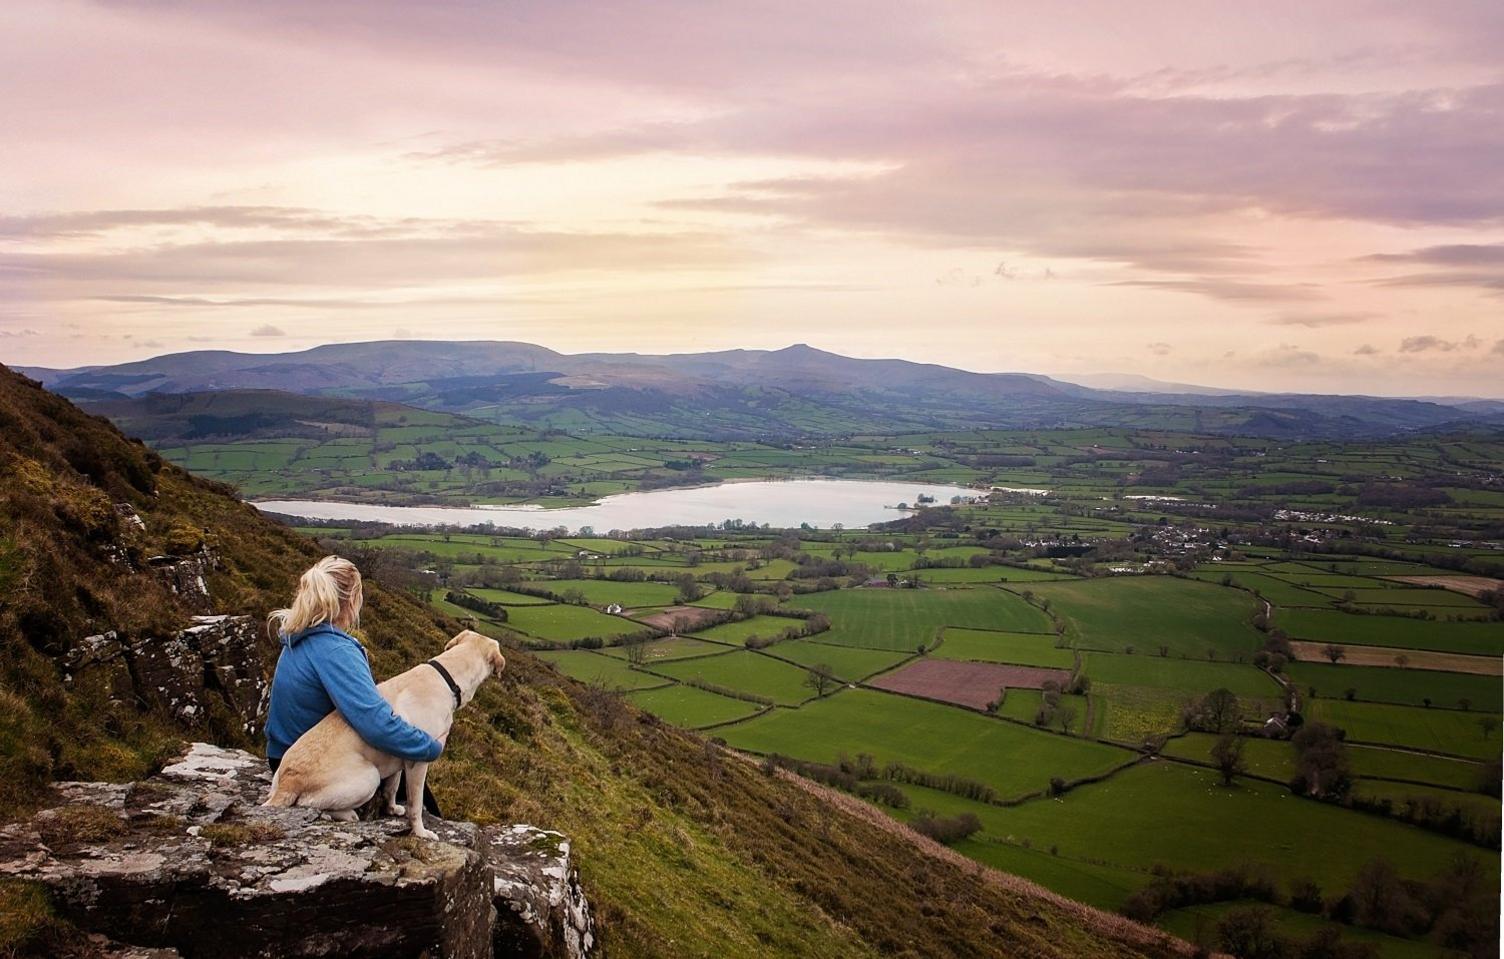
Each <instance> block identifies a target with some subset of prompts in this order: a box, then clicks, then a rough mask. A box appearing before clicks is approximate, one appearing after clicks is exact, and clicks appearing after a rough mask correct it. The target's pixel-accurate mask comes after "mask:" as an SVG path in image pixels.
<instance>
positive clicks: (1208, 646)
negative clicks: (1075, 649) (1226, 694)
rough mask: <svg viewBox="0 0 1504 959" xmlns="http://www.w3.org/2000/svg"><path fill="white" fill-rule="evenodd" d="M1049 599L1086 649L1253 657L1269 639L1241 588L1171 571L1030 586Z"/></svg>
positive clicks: (1253, 607) (1040, 596)
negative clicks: (1255, 623) (1257, 624)
mask: <svg viewBox="0 0 1504 959" xmlns="http://www.w3.org/2000/svg"><path fill="white" fill-rule="evenodd" d="M1027 588H1028V589H1030V590H1032V592H1033V593H1034V595H1035V596H1036V597H1038V598H1040V599H1049V600H1050V601H1051V602H1052V603H1053V604H1054V610H1055V612H1056V613H1057V614H1058V615H1060V616H1061V617H1063V618H1064V619H1065V621H1066V623H1067V624H1068V625H1069V627H1070V629H1071V631H1072V634H1073V635H1074V636H1076V637H1078V643H1077V644H1078V645H1079V646H1082V647H1083V648H1091V649H1102V650H1108V651H1112V652H1119V651H1121V650H1123V649H1124V648H1125V647H1128V646H1132V647H1134V649H1135V650H1136V651H1138V652H1150V651H1155V650H1158V648H1159V647H1160V646H1165V647H1167V648H1168V651H1169V652H1170V654H1171V655H1177V656H1178V655H1180V654H1182V653H1184V654H1185V655H1187V656H1191V657H1198V658H1203V659H1204V658H1205V657H1206V652H1207V650H1214V651H1216V653H1217V654H1218V656H1219V658H1222V659H1230V658H1232V657H1233V656H1236V655H1245V656H1251V655H1252V653H1253V652H1254V651H1255V650H1257V649H1258V648H1259V646H1260V645H1261V643H1262V636H1261V635H1260V633H1259V632H1258V631H1257V630H1255V629H1254V628H1253V626H1252V625H1250V621H1251V618H1252V616H1253V614H1254V611H1255V609H1256V606H1255V602H1256V601H1255V600H1254V599H1253V598H1252V597H1251V596H1249V595H1248V594H1247V593H1244V592H1241V591H1239V590H1234V589H1227V588H1225V587H1222V586H1213V585H1211V584H1209V583H1201V582H1197V581H1196V580H1188V579H1176V578H1173V577H1168V576H1114V577H1109V578H1103V579H1095V580H1083V581H1080V582H1074V583H1036V584H1033V585H1031V586H1029V587H1027Z"/></svg>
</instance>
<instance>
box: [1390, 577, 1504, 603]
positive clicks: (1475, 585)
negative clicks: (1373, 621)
mask: <svg viewBox="0 0 1504 959" xmlns="http://www.w3.org/2000/svg"><path fill="white" fill-rule="evenodd" d="M1382 578H1383V579H1389V580H1393V581H1395V582H1396V583H1410V584H1411V585H1414V586H1440V587H1441V588H1442V589H1450V590H1451V591H1452V592H1454V593H1463V594H1464V595H1467V596H1471V597H1473V598H1474V599H1476V598H1477V597H1478V596H1479V594H1481V593H1486V592H1488V591H1489V590H1495V589H1504V579H1493V578H1492V577H1489V576H1384V577H1382Z"/></svg>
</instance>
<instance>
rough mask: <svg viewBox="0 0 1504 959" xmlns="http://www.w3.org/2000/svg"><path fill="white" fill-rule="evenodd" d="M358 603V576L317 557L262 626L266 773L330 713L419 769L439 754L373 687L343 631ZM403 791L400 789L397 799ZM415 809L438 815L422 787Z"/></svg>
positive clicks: (360, 653)
mask: <svg viewBox="0 0 1504 959" xmlns="http://www.w3.org/2000/svg"><path fill="white" fill-rule="evenodd" d="M363 602H364V595H363V594H362V591H361V584H360V570H358V569H356V568H355V564H354V563H352V562H350V561H349V560H347V559H341V558H340V557H338V556H325V557H324V558H323V559H321V560H319V561H318V562H317V563H315V564H314V565H313V567H312V568H311V569H309V570H308V572H306V573H304V574H303V576H302V578H301V579H300V580H299V581H298V594H297V596H295V597H294V598H293V601H292V606H291V607H290V608H288V609H279V610H277V611H276V612H274V613H272V614H271V616H270V618H269V619H268V620H267V624H268V629H269V631H273V632H274V633H275V635H277V636H279V637H280V638H281V640H282V654H281V656H279V657H278V659H277V671H276V673H275V675H273V676H272V699H271V707H270V708H269V710H268V711H267V717H266V759H267V762H268V763H270V764H271V767H272V770H273V771H274V772H275V771H276V769H277V766H278V765H279V764H280V763H281V762H282V757H283V755H284V754H286V752H287V750H289V749H290V748H292V744H293V743H295V742H297V741H298V737H299V736H301V735H303V734H304V733H306V732H307V731H308V730H310V729H312V728H313V726H314V725H315V724H316V723H318V721H319V720H321V719H323V718H324V717H325V716H327V715H329V714H330V713H332V712H334V711H335V710H338V711H339V714H340V715H341V716H343V717H344V719H345V721H346V722H347V723H349V724H350V726H351V728H353V729H354V730H355V732H356V733H358V734H359V735H360V738H361V739H364V740H365V741H366V742H367V743H368V744H369V745H370V746H371V747H373V748H375V749H379V750H381V751H382V752H384V753H389V754H391V755H393V756H398V757H401V758H402V759H409V760H412V761H414V762H425V763H427V762H433V761H434V760H435V759H437V758H439V753H441V752H443V749H444V744H443V742H441V741H440V740H437V739H435V738H434V737H432V736H430V735H428V733H426V732H424V731H423V730H421V729H419V728H418V727H417V726H414V725H413V724H412V723H409V722H408V721H407V720H405V719H403V718H402V717H401V716H398V715H397V714H396V713H395V712H394V711H393V710H392V707H391V704H389V703H388V702H387V701H386V700H385V699H383V698H382V696H381V692H380V691H379V690H378V689H377V688H376V680H375V678H374V677H372V675H371V664H370V660H369V658H368V657H367V655H366V650H365V647H364V646H362V645H361V644H360V640H358V639H356V638H355V637H354V636H351V635H350V634H349V632H348V630H349V629H351V628H352V627H354V626H355V625H356V624H358V623H359V622H360V607H361V604H362V603H363ZM405 790H406V785H405V784H403V785H402V786H399V788H398V793H397V794H398V795H399V796H400V795H402V794H403V792H405ZM423 808H424V809H426V810H427V811H428V812H429V813H431V814H433V815H435V816H438V815H439V809H438V804H437V803H436V802H435V801H434V798H433V794H432V793H430V792H429V791H428V789H427V788H426V787H425V788H424V790H423Z"/></svg>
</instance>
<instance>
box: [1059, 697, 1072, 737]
mask: <svg viewBox="0 0 1504 959" xmlns="http://www.w3.org/2000/svg"><path fill="white" fill-rule="evenodd" d="M1075 721H1076V707H1074V706H1071V705H1069V704H1067V703H1062V704H1060V705H1059V706H1057V707H1056V708H1055V722H1057V723H1059V724H1060V731H1061V732H1063V733H1068V732H1070V731H1071V723H1073V722H1075Z"/></svg>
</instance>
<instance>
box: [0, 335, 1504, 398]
mask: <svg viewBox="0 0 1504 959" xmlns="http://www.w3.org/2000/svg"><path fill="white" fill-rule="evenodd" d="M380 343H390V344H451V343H453V344H461V343H519V344H522V345H525V346H535V347H539V348H542V349H546V350H550V351H551V352H554V353H558V354H560V355H562V356H579V355H588V354H602V355H613V354H614V355H631V356H646V357H652V356H663V357H672V356H692V355H705V354H709V353H721V352H762V353H780V352H784V351H786V350H793V349H798V348H799V347H804V348H806V349H812V350H816V351H818V352H824V353H830V354H832V355H836V356H840V357H843V358H846V359H855V360H873V361H884V360H889V361H892V360H896V361H900V362H907V363H927V361H921V360H914V359H911V358H909V357H904V356H894V355H881V356H854V355H851V354H847V353H837V352H835V351H833V350H822V349H821V348H820V347H817V346H813V345H811V344H809V343H803V342H800V343H787V344H785V345H783V346H776V347H766V348H763V347H758V348H752V347H730V348H727V349H724V350H666V351H663V352H653V353H648V352H644V351H634V350H610V351H602V350H580V351H571V350H562V349H556V348H554V347H551V346H548V345H547V344H544V343H532V342H526V341H522V340H497V339H467V340H459V339H453V340H451V339H429V338H426V337H398V338H388V339H372V340H341V341H334V342H328V343H316V344H313V345H311V346H307V347H301V348H299V349H296V350H277V349H266V350H255V349H228V348H217V347H200V348H198V349H188V350H175V351H169V352H161V353H153V354H152V355H150V356H146V357H142V358H141V359H139V360H125V361H122V362H121V363H120V364H115V363H82V364H79V365H77V366H47V365H46V364H41V363H17V364H11V363H8V362H7V363H6V365H9V366H14V367H16V368H19V369H22V370H25V369H45V370H54V371H70V370H81V369H89V368H94V367H108V366H115V365H123V364H126V363H144V362H150V361H151V360H154V359H163V358H167V357H173V356H187V355H193V354H196V353H233V354H236V355H245V356H289V355H297V354H301V353H307V352H311V351H313V350H317V349H321V348H324V347H334V346H363V345H370V344H380ZM0 362H6V361H5V360H4V359H3V358H0ZM927 365H938V366H943V367H945V368H946V369H952V370H958V371H960V372H963V373H977V374H981V375H1015V376H1030V377H1044V378H1046V379H1050V380H1055V381H1059V382H1064V383H1067V384H1071V385H1075V386H1085V387H1088V388H1090V389H1098V390H1108V391H1113V390H1117V391H1120V392H1127V393H1133V392H1140V391H1142V392H1143V393H1144V395H1146V396H1152V395H1154V394H1156V393H1158V394H1165V393H1173V392H1175V391H1174V389H1173V387H1177V386H1178V387H1187V388H1190V389H1206V388H1217V389H1220V387H1212V386H1211V384H1208V383H1186V382H1175V381H1168V380H1160V379H1157V378H1154V377H1146V376H1144V375H1142V374H1137V373H1131V372H1125V371H1122V370H1098V371H1089V372H1079V373H1057V372H1045V371H1041V370H1020V369H1011V370H976V369H970V368H968V367H964V366H951V365H949V364H932V363H928V364H927ZM1092 379H1099V380H1101V379H1122V380H1132V379H1137V380H1141V381H1143V383H1144V385H1143V386H1142V387H1141V389H1140V390H1133V389H1129V388H1126V387H1123V386H1114V385H1097V384H1093V383H1090V382H1087V381H1088V380H1092ZM1151 386H1152V387H1155V388H1151ZM1159 387H1163V388H1162V389H1160V388H1159ZM1242 392H1246V393H1248V394H1250V395H1252V394H1261V395H1266V396H1278V395H1300V394H1309V395H1314V396H1356V397H1370V398H1375V399H1406V400H1415V401H1417V402H1427V401H1435V400H1442V399H1447V400H1479V401H1500V400H1504V393H1497V392H1496V393H1492V394H1483V393H1479V394H1464V393H1326V392H1320V391H1313V390H1246V391H1242Z"/></svg>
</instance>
